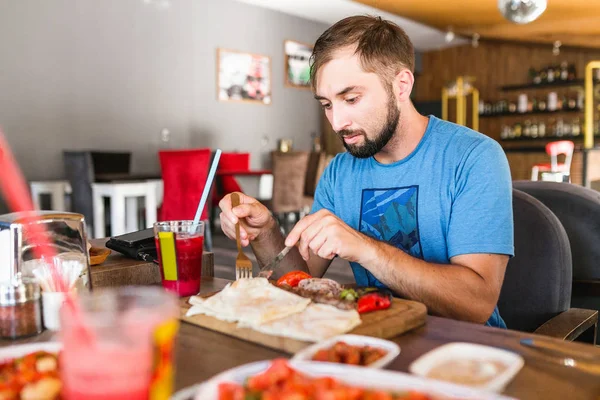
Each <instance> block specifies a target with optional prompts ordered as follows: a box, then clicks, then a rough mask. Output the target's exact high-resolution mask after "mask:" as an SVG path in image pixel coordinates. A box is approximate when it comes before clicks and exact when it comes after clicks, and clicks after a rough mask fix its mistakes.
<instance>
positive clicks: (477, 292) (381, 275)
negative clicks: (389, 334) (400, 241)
mask: <svg viewBox="0 0 600 400" xmlns="http://www.w3.org/2000/svg"><path fill="white" fill-rule="evenodd" d="M366 243H367V246H366V247H367V248H368V249H369V250H368V252H367V254H368V256H367V258H366V259H365V260H364V261H363V262H362V263H361V265H362V266H363V267H365V268H366V269H368V270H369V271H370V272H371V273H372V274H373V275H375V277H377V279H379V280H380V281H381V282H382V283H383V284H385V285H386V286H388V287H389V288H390V289H391V290H393V291H394V292H396V293H397V294H398V295H400V296H403V297H405V298H408V299H412V300H417V301H420V302H422V303H424V304H426V305H427V308H428V310H429V312H430V313H431V314H435V315H440V316H444V317H449V318H454V319H460V320H465V321H472V322H479V323H484V322H486V321H487V319H488V318H489V317H490V315H491V313H492V311H493V308H494V307H495V304H496V302H497V295H495V293H494V289H493V288H492V287H491V286H490V285H489V284H488V283H486V281H485V280H484V279H483V277H482V276H481V275H479V274H478V273H477V272H475V271H474V270H472V269H470V268H468V267H465V266H462V265H456V264H435V263H429V262H426V261H423V260H420V259H417V258H415V257H412V256H410V255H408V254H406V253H405V252H404V251H402V250H400V249H398V248H396V247H393V246H391V245H389V244H387V243H383V242H380V241H377V240H375V239H371V238H366Z"/></svg>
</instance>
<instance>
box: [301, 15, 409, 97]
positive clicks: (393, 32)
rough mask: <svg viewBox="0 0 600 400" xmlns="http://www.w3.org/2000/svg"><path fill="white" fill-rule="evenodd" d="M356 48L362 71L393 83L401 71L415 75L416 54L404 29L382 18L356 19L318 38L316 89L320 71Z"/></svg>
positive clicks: (313, 72)
mask: <svg viewBox="0 0 600 400" xmlns="http://www.w3.org/2000/svg"><path fill="white" fill-rule="evenodd" d="M348 46H356V52H355V54H357V55H358V56H359V58H360V61H361V64H362V68H363V69H364V70H365V71H367V72H374V73H376V74H378V75H380V76H381V78H382V79H384V80H385V81H387V82H391V79H393V77H394V76H396V74H397V73H398V72H400V70H401V69H403V68H407V69H409V70H410V71H411V72H414V67H415V52H414V49H413V45H412V42H411V41H410V39H409V37H408V35H407V34H406V32H404V30H403V29H402V28H400V27H399V26H398V25H396V24H394V23H393V22H390V21H385V20H383V19H382V18H381V17H372V16H366V15H365V16H354V17H347V18H344V19H343V20H341V21H339V22H336V23H335V24H334V25H333V26H331V27H330V28H329V29H327V30H326V31H325V32H323V34H322V35H321V36H320V37H319V39H317V41H316V43H315V47H314V49H313V53H312V56H311V69H310V80H311V84H312V88H313V91H316V88H317V73H318V72H319V69H320V68H321V67H322V66H323V65H325V64H326V63H328V62H329V61H331V60H332V59H333V55H334V53H335V52H336V51H337V50H339V49H342V48H344V47H348Z"/></svg>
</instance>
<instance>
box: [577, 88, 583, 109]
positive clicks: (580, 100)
mask: <svg viewBox="0 0 600 400" xmlns="http://www.w3.org/2000/svg"><path fill="white" fill-rule="evenodd" d="M583 99H584V96H583V90H578V91H577V109H578V110H583Z"/></svg>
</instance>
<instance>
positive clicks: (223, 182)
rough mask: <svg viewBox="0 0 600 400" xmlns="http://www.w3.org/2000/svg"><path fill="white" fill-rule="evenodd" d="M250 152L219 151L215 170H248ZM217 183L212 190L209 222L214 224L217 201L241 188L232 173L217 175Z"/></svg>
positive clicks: (239, 190)
mask: <svg viewBox="0 0 600 400" xmlns="http://www.w3.org/2000/svg"><path fill="white" fill-rule="evenodd" d="M249 170H250V153H221V158H220V159H219V166H218V167H217V171H249ZM217 174H218V172H217ZM216 182H217V184H216V185H215V190H214V191H213V196H212V204H213V207H212V208H211V216H210V222H211V224H214V221H215V218H216V210H217V206H218V205H219V202H220V201H221V199H223V197H225V195H227V194H228V193H232V192H242V188H241V187H240V184H239V183H238V181H237V179H235V176H234V175H222V176H217V179H216ZM213 228H214V226H213Z"/></svg>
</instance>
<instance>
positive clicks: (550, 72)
mask: <svg viewBox="0 0 600 400" xmlns="http://www.w3.org/2000/svg"><path fill="white" fill-rule="evenodd" d="M546 79H547V80H548V83H552V82H554V68H553V67H552V66H548V69H547V71H546Z"/></svg>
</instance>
